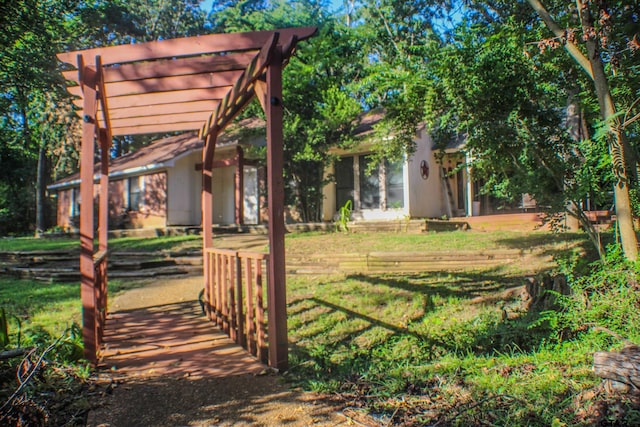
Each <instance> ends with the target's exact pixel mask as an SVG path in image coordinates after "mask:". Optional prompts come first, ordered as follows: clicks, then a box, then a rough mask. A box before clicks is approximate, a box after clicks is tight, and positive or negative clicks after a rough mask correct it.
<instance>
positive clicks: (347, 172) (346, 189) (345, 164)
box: [335, 157, 354, 209]
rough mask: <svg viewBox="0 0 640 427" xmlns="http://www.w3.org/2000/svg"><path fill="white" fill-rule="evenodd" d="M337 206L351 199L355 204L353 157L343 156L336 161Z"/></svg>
mask: <svg viewBox="0 0 640 427" xmlns="http://www.w3.org/2000/svg"><path fill="white" fill-rule="evenodd" d="M335 174H336V208H338V209H339V208H341V207H342V206H344V205H345V204H346V203H347V200H351V204H352V205H351V206H353V203H354V200H353V188H354V181H353V157H343V158H341V159H340V160H338V161H337V162H336V170H335Z"/></svg>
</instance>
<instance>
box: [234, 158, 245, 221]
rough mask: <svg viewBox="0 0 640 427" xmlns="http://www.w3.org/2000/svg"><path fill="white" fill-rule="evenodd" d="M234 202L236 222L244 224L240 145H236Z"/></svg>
mask: <svg viewBox="0 0 640 427" xmlns="http://www.w3.org/2000/svg"><path fill="white" fill-rule="evenodd" d="M234 182H235V185H234V188H235V202H236V203H235V204H236V211H235V215H236V224H238V225H242V224H244V153H243V151H242V147H240V146H237V147H236V173H235V180H234Z"/></svg>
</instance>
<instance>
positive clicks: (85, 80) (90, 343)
mask: <svg viewBox="0 0 640 427" xmlns="http://www.w3.org/2000/svg"><path fill="white" fill-rule="evenodd" d="M78 70H79V73H80V85H81V87H82V93H83V100H84V102H83V117H82V143H81V144H82V145H81V154H80V200H81V205H80V275H81V281H80V297H81V299H82V339H83V342H84V357H85V359H87V360H89V361H90V362H92V363H95V362H96V351H97V349H98V331H97V324H96V298H95V289H94V286H95V269H94V267H93V252H94V248H93V239H94V224H93V210H94V208H93V170H94V154H95V148H94V142H95V135H96V119H97V118H96V111H97V73H96V70H95V69H92V68H91V67H88V66H85V65H84V63H83V61H82V56H80V57H79V58H78Z"/></svg>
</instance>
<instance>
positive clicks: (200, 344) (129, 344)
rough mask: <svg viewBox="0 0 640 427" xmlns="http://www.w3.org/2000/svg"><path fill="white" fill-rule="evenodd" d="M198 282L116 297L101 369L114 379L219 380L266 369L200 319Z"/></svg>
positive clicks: (163, 284) (171, 282)
mask: <svg viewBox="0 0 640 427" xmlns="http://www.w3.org/2000/svg"><path fill="white" fill-rule="evenodd" d="M200 289H202V278H201V277H195V278H188V279H167V280H160V281H158V282H156V283H153V284H150V285H149V286H145V287H143V288H139V289H133V290H131V291H128V292H126V293H124V294H123V295H120V296H118V297H116V298H115V299H114V300H113V301H112V303H111V304H110V307H111V309H110V310H111V313H110V314H109V316H108V319H107V325H106V328H105V335H104V339H105V343H104V346H103V350H102V352H101V361H100V367H102V368H105V369H108V370H109V372H110V374H111V375H112V376H115V377H154V376H186V377H203V376H206V377H224V376H231V375H239V374H247V373H254V374H255V373H259V372H260V371H262V370H264V369H265V366H264V365H263V364H261V363H259V362H258V361H257V359H255V358H254V357H251V356H250V355H249V354H248V353H247V352H246V351H245V350H244V349H242V348H241V347H239V346H237V345H236V344H235V343H233V342H232V341H231V340H230V339H229V338H228V337H227V336H226V335H225V334H224V333H222V332H220V331H219V330H218V328H217V327H216V326H215V325H213V324H212V323H211V322H209V321H208V320H207V319H206V317H205V316H204V315H203V314H202V310H201V308H200V304H199V303H198V300H197V297H198V292H199V291H200Z"/></svg>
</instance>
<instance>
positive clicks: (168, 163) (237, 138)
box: [47, 118, 265, 190]
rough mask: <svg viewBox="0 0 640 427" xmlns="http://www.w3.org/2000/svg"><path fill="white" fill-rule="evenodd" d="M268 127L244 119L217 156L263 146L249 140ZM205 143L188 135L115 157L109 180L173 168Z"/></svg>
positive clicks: (71, 179) (67, 181)
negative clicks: (248, 147) (178, 161)
mask: <svg viewBox="0 0 640 427" xmlns="http://www.w3.org/2000/svg"><path fill="white" fill-rule="evenodd" d="M264 127H265V122H264V120H262V119H257V118H250V119H244V120H241V121H240V122H238V123H237V124H235V125H232V126H231V127H230V128H229V129H228V130H227V131H226V132H225V133H224V134H222V135H220V137H219V138H218V141H217V142H216V153H217V154H220V155H222V156H225V154H227V153H229V152H232V150H233V148H235V147H236V146H237V145H244V146H247V145H263V144H264V138H259V137H254V138H251V139H249V138H247V137H246V135H247V131H248V132H249V133H251V132H252V131H254V130H259V129H262V128H264ZM202 146H203V142H202V140H201V139H200V138H198V134H197V133H196V132H186V133H182V134H180V135H176V136H170V137H167V138H162V139H159V140H156V141H153V142H152V143H150V144H148V145H145V146H144V147H141V148H140V149H138V150H136V151H134V152H133V153H129V154H125V155H124V156H121V157H116V158H114V159H112V160H111V161H110V162H109V177H110V178H113V177H118V176H123V175H136V174H145V173H150V172H152V171H156V170H159V169H166V168H170V167H173V166H174V164H175V162H176V161H177V160H178V159H180V158H182V157H184V156H186V155H189V154H191V153H193V152H194V151H198V150H202ZM94 170H95V173H98V172H99V171H100V163H97V164H96V165H95V168H94ZM79 184H80V173H75V174H73V175H70V176H68V177H66V178H62V179H60V180H58V181H56V182H55V183H53V184H52V185H50V186H48V187H47V188H49V189H50V190H57V189H62V188H66V187H72V186H76V185H79Z"/></svg>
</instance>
